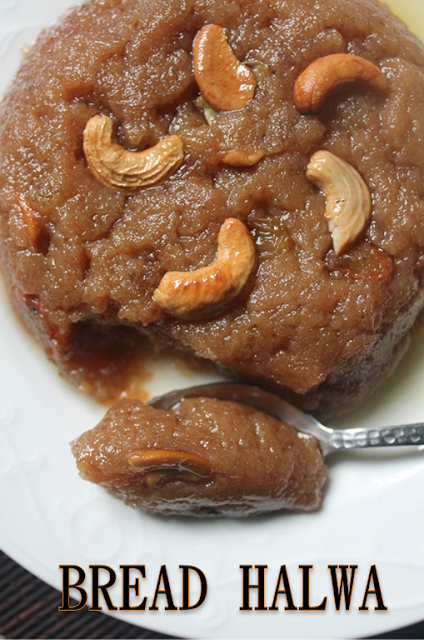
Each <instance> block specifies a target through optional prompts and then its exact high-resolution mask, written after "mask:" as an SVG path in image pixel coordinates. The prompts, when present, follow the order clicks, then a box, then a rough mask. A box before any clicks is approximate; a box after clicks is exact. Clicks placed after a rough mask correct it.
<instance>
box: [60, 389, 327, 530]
mask: <svg viewBox="0 0 424 640" xmlns="http://www.w3.org/2000/svg"><path fill="white" fill-rule="evenodd" d="M146 449H147V450H149V451H150V450H160V451H164V450H165V451H169V450H171V451H182V452H186V453H189V454H190V453H192V454H193V453H194V454H196V455H198V456H201V457H202V458H205V459H206V461H207V462H208V464H209V465H210V467H211V469H212V474H211V475H210V476H209V477H205V478H202V477H196V476H195V475H193V474H192V475H191V476H189V477H188V479H187V474H184V472H183V471H184V470H182V473H178V472H175V470H174V471H171V472H170V471H169V469H166V468H165V469H163V470H162V471H161V470H160V469H156V470H153V473H156V474H157V473H158V472H159V473H161V474H162V475H161V476H160V477H159V478H158V477H157V476H156V477H154V479H153V482H152V481H149V479H148V478H147V480H146V472H145V471H144V470H140V469H137V468H136V467H134V466H133V465H132V464H130V462H129V460H128V458H129V457H131V455H132V454H134V453H135V452H139V451H145V450H146ZM72 450H73V454H74V456H75V458H76V462H77V466H78V469H79V471H80V474H81V475H82V477H83V478H84V479H86V480H89V481H91V482H94V483H97V484H100V485H101V486H103V487H104V488H106V489H107V490H108V491H110V492H111V493H112V494H113V495H115V496H116V497H118V498H120V499H121V500H124V501H125V502H127V503H128V504H130V505H132V506H134V507H137V508H141V509H145V510H147V511H154V512H155V513H161V514H164V515H196V516H208V515H225V516H232V517H243V516H250V515H258V514H260V513H267V512H271V511H279V510H282V509H288V510H291V511H313V510H316V509H318V507H319V506H320V504H321V500H322V495H323V486H324V483H325V480H326V467H325V465H324V461H323V457H322V455H321V452H320V449H319V446H318V444H317V442H316V441H315V440H314V439H313V438H311V437H308V436H304V435H301V434H299V433H298V432H297V431H296V430H295V429H293V428H292V427H290V426H288V425H286V424H284V423H282V422H280V421H279V420H276V419H275V418H272V417H271V416H268V415H266V414H264V413H262V412H259V411H256V410H254V409H252V408H250V407H246V406H243V405H241V404H238V403H236V402H231V401H220V400H214V399H210V398H196V399H186V400H183V401H182V402H181V404H180V406H179V407H178V409H177V410H176V411H175V413H174V412H171V411H160V410H158V409H155V408H153V407H150V406H148V405H144V404H142V403H141V402H138V401H136V400H121V401H120V402H118V403H116V404H115V405H114V406H113V407H112V408H111V409H110V410H109V411H108V413H107V414H106V416H105V417H104V419H103V420H102V421H101V422H100V423H99V424H98V425H97V427H95V428H94V429H92V430H91V431H87V432H86V433H84V434H83V435H82V436H80V437H79V438H78V439H77V440H76V441H74V442H73V443H72Z"/></svg>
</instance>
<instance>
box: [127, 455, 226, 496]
mask: <svg viewBox="0 0 424 640" xmlns="http://www.w3.org/2000/svg"><path fill="white" fill-rule="evenodd" d="M127 460H128V462H129V463H130V465H131V466H133V467H135V468H136V469H138V470H140V471H142V472H144V479H145V481H146V483H147V485H148V486H149V487H154V486H155V485H157V484H164V483H165V482H168V481H170V480H175V479H178V480H185V481H187V482H200V481H201V480H204V479H206V478H210V477H212V476H213V475H214V470H213V468H212V466H211V464H210V462H209V460H207V459H206V458H204V457H203V456H199V455H198V454H197V453H189V452H187V451H174V450H169V449H142V450H140V451H134V452H133V453H131V454H130V455H129V456H128V458H127Z"/></svg>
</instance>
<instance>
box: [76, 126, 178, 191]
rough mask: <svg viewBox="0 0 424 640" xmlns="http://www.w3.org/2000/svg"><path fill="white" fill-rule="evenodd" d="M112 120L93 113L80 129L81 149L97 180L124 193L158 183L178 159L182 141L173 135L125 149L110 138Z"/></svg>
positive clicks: (175, 167) (174, 167) (176, 163)
mask: <svg viewBox="0 0 424 640" xmlns="http://www.w3.org/2000/svg"><path fill="white" fill-rule="evenodd" d="M112 134H113V121H112V119H111V118H109V116H101V115H95V116H93V117H92V118H90V120H89V121H88V122H87V125H86V127H85V130H84V153H85V158H86V160H87V164H88V166H89V167H90V169H91V171H92V172H93V174H94V175H95V177H96V178H97V180H99V182H101V183H102V184H104V185H106V186H107V187H109V188H110V189H113V190H114V191H120V192H122V193H124V194H127V195H128V194H132V193H136V192H137V191H139V190H140V189H143V188H146V187H151V186H153V185H155V184H158V183H159V182H160V181H161V180H163V179H164V178H165V177H166V176H167V175H168V174H170V173H171V172H172V171H175V170H176V169H177V168H178V167H179V166H180V165H181V163H182V161H183V157H184V153H183V143H182V140H181V138H180V137H179V136H176V135H173V136H169V137H168V138H165V139H164V140H161V141H160V142H158V144H156V145H155V146H154V147H152V148H150V149H146V150H144V151H128V150H127V149H124V148H123V147H121V146H120V145H119V144H117V143H116V142H113V141H112Z"/></svg>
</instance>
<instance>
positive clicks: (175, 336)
mask: <svg viewBox="0 0 424 640" xmlns="http://www.w3.org/2000/svg"><path fill="white" fill-rule="evenodd" d="M207 24H217V25H222V26H223V27H224V28H225V33H226V35H227V37H228V41H229V44H230V45H231V47H232V49H233V51H234V53H235V54H236V55H237V57H238V58H239V59H240V60H243V61H245V60H251V61H252V60H256V61H259V62H261V63H263V64H262V65H256V67H255V71H254V73H255V76H256V79H257V88H256V92H255V95H254V98H253V99H252V100H251V101H250V102H249V103H248V104H247V106H246V107H245V108H244V109H240V110H237V111H229V112H222V111H221V112H218V113H217V116H216V118H215V120H214V121H213V122H212V124H210V125H208V124H207V122H206V120H205V117H204V115H203V113H202V111H201V110H199V108H198V107H197V106H196V104H195V102H196V99H197V98H198V96H199V89H198V86H197V84H196V82H195V79H194V73H193V60H192V47H193V41H194V38H195V36H196V34H197V33H198V32H199V30H200V29H201V28H202V27H203V26H205V25H207ZM333 53H349V54H356V55H359V56H362V57H363V58H365V59H367V60H370V61H371V62H373V63H374V64H375V65H377V66H378V67H379V68H380V69H381V70H382V72H383V73H384V75H385V76H386V78H387V79H388V81H389V84H390V92H389V94H388V96H385V95H381V94H379V93H378V92H376V91H372V90H368V89H367V88H366V87H363V86H355V87H348V88H347V89H346V90H343V91H341V92H338V93H337V94H335V95H334V96H332V97H331V98H330V99H329V100H328V101H326V103H325V104H324V106H323V107H322V108H321V109H320V111H319V113H318V114H316V115H301V114H300V113H299V111H298V110H297V109H296V107H295V105H294V101H293V87H294V83H295V81H296V78H297V77H298V76H299V74H300V73H301V72H302V71H303V70H304V69H305V68H306V67H307V66H308V65H309V64H310V63H311V62H313V61H314V60H316V59H318V58H320V57H322V56H326V55H329V54H333ZM98 113H100V114H104V115H108V116H110V117H111V118H113V120H114V123H115V129H116V136H117V139H118V141H119V142H120V144H121V145H122V146H124V147H125V148H127V149H130V150H139V149H144V148H146V147H150V146H153V145H154V144H156V143H157V142H158V141H159V140H161V139H163V138H165V137H167V136H169V135H171V134H177V135H178V136H180V137H181V139H182V141H183V144H184V161H183V163H182V165H181V167H180V168H179V169H178V171H176V172H175V173H174V174H173V175H171V176H169V177H168V178H167V179H166V180H164V181H163V183H161V184H160V185H157V186H154V187H150V188H147V189H145V190H143V191H141V192H140V193H137V194H136V195H131V196H129V197H126V196H125V195H123V194H122V193H119V192H115V191H112V190H110V189H109V188H108V187H106V186H104V185H103V184H100V183H99V182H98V181H97V180H96V178H95V177H94V176H93V174H92V173H91V171H90V169H89V168H88V166H87V164H86V160H85V157H84V153H83V146H82V145H83V131H84V128H85V126H86V123H87V121H88V120H89V119H90V118H91V117H92V116H94V115H95V114H98ZM320 149H326V150H329V151H331V152H332V153H334V154H336V155H338V156H340V157H341V158H343V159H344V160H346V161H347V162H349V163H350V164H352V165H353V166H354V167H355V168H356V169H357V170H358V171H359V172H360V173H361V175H362V176H363V178H364V180H365V182H366V184H367V185H368V187H369V190H370V193H371V196H372V205H373V209H372V219H371V222H370V224H369V225H368V226H367V228H366V230H365V231H364V234H363V235H362V236H361V237H360V238H359V240H358V241H357V242H356V243H355V244H354V246H353V247H351V249H349V251H348V252H347V253H346V254H343V255H342V256H339V257H337V256H335V255H334V252H333V250H332V242H331V236H330V233H329V229H328V224H327V221H326V220H325V218H324V215H323V214H324V208H325V198H324V196H323V194H322V193H321V192H320V191H319V190H318V189H317V188H316V187H315V186H314V185H313V184H312V183H311V182H310V181H309V180H308V179H307V178H306V176H305V171H306V167H307V165H308V162H309V160H310V157H311V155H312V154H313V153H314V152H315V151H317V150H320ZM234 150H247V151H251V150H256V151H258V150H259V151H262V152H263V154H264V155H263V158H262V160H260V161H259V162H258V163H257V164H256V165H255V166H253V167H248V168H240V167H231V166H228V165H226V164H224V163H223V157H224V156H225V154H226V153H228V152H230V151H234ZM229 217H232V218H237V219H239V220H241V221H242V222H243V223H244V224H245V225H246V226H247V228H248V229H249V230H250V232H251V235H252V237H253V239H254V241H255V247H256V253H257V257H258V263H259V264H258V269H257V272H256V275H255V278H254V280H253V282H252V286H251V289H250V290H249V291H247V292H246V295H245V297H243V298H241V299H238V300H237V301H235V302H234V303H233V304H232V305H230V306H229V307H228V308H227V309H225V310H223V312H222V314H221V315H219V316H216V317H214V318H204V319H202V320H195V321H187V320H184V321H180V320H178V319H173V318H172V317H170V316H169V315H167V314H166V313H165V312H164V311H163V310H162V309H161V308H159V306H158V305H157V304H156V302H155V301H154V299H153V292H154V291H155V289H156V288H157V286H158V285H159V282H160V280H161V278H162V276H163V275H164V274H165V273H166V272H167V271H175V270H182V271H189V270H193V269H199V268H201V267H204V266H206V265H209V264H211V263H212V262H213V260H214V258H215V253H216V248H217V235H218V232H219V229H220V227H221V225H222V223H223V222H224V220H226V219H227V218H229ZM0 234H1V243H0V251H1V262H2V266H3V270H4V273H5V275H6V280H7V283H8V285H9V288H10V292H11V296H12V298H13V300H14V302H15V306H16V308H17V310H18V312H19V313H20V315H21V316H22V317H23V318H24V320H25V322H26V324H27V325H28V327H29V328H30V330H31V331H32V332H33V334H34V335H35V336H36V337H37V338H38V339H39V341H40V342H41V343H42V344H43V346H44V348H45V350H46V352H47V354H48V355H49V357H50V358H52V359H53V360H54V361H55V362H56V363H57V365H58V366H59V368H60V369H61V371H62V372H64V373H65V374H66V375H68V376H69V377H70V378H71V379H73V380H74V381H75V382H76V383H77V384H79V385H82V386H85V388H86V389H87V390H88V391H89V392H90V393H93V394H95V395H97V396H98V397H101V398H105V397H107V396H110V395H113V394H114V393H115V392H116V390H117V389H116V387H115V386H114V384H111V383H110V380H111V371H112V373H113V372H115V374H116V369H118V371H120V370H122V367H121V369H120V368H119V366H118V365H117V364H116V362H117V360H116V359H117V358H118V360H119V357H120V356H119V354H120V353H122V352H132V351H133V345H134V344H135V343H136V342H137V336H138V335H139V334H148V335H149V336H150V337H151V338H152V339H153V340H154V341H156V342H158V343H159V344H165V345H169V344H173V345H177V346H178V347H179V348H182V349H186V350H189V351H190V352H194V353H196V354H197V355H199V356H202V357H203V358H207V359H210V360H212V361H215V362H217V363H220V364H221V365H223V366H224V367H227V368H229V369H231V370H232V371H234V372H236V373H237V374H240V375H241V376H246V377H249V378H251V379H254V380H256V381H258V382H260V383H262V384H267V385H270V386H272V387H274V388H276V389H278V390H279V391H280V392H283V393H286V394H287V395H289V397H291V398H292V399H294V400H295V401H296V402H298V403H299V404H301V405H302V406H303V407H306V408H307V409H309V410H313V411H315V412H317V413H320V414H321V415H323V414H327V415H328V414H335V413H340V412H342V411H344V410H346V409H350V408H352V407H354V406H356V405H357V404H359V403H360V402H362V401H363V400H364V398H365V397H366V396H367V395H368V393H370V392H371V391H372V389H373V388H375V386H376V385H377V384H378V383H380V382H381V380H382V379H384V378H385V377H386V376H387V375H388V373H389V372H390V371H391V370H392V368H393V366H394V365H395V364H396V363H397V361H398V360H399V358H400V356H401V355H402V353H403V352H404V350H405V348H406V346H407V344H408V340H409V336H410V333H411V330H412V328H413V327H414V325H415V323H416V321H417V317H418V314H419V312H420V311H421V309H422V306H423V286H422V283H423V255H424V254H423V247H424V50H423V46H422V45H421V44H420V43H419V42H418V41H417V39H416V38H415V37H413V36H412V35H411V34H410V33H409V32H408V30H407V29H406V27H405V26H404V25H403V24H401V23H400V22H399V21H398V20H397V19H396V18H394V17H393V16H392V15H391V14H390V13H389V11H388V10H387V9H386V8H385V7H383V6H382V5H380V4H378V3H377V2H375V1H374V0H356V1H355V8H354V11H352V5H351V3H349V2H346V0H318V1H317V0H287V1H285V2H281V1H278V0H267V1H266V2H265V1H264V0H250V1H249V2H243V1H242V0H239V1H235V0H231V1H230V0H214V2H210V1H209V0H166V1H165V0H101V1H100V0H93V1H91V2H88V3H85V4H84V5H83V6H81V7H79V8H76V9H74V10H72V11H70V12H69V13H68V14H67V15H66V16H65V17H64V18H63V19H62V21H61V22H60V23H59V24H58V25H57V26H55V27H53V28H51V29H49V30H48V31H46V32H45V33H44V34H43V35H42V36H41V38H40V39H39V40H38V42H37V44H36V45H35V46H34V47H33V48H32V49H31V51H30V53H29V54H28V56H27V57H26V59H25V60H24V62H23V64H22V67H21V69H20V71H19V73H18V75H17V77H16V79H15V81H14V83H13V85H12V87H11V89H10V91H9V93H8V94H7V96H6V98H5V99H4V101H3V103H2V105H1V108H0ZM96 344H98V345H100V347H99V349H98V350H97V351H96ZM105 345H106V346H105ZM122 345H124V347H125V349H124V348H123V347H122ZM103 348H105V351H104V352H103ZM87 354H88V355H87ZM96 354H97V355H96ZM108 354H110V359H108ZM89 357H90V358H94V360H96V358H97V357H98V358H99V365H98V367H97V380H95V381H93V376H92V372H88V371H87V368H86V366H85V361H86V360H88V359H89ZM95 377H96V376H94V378H95Z"/></svg>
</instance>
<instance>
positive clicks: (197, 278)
mask: <svg viewBox="0 0 424 640" xmlns="http://www.w3.org/2000/svg"><path fill="white" fill-rule="evenodd" d="M255 267H256V254H255V247H254V244H253V240H252V237H251V235H250V233H249V231H248V229H247V228H246V227H245V225H244V224H243V223H242V222H240V221H239V220H236V219H235V218H228V219H227V220H226V221H225V222H224V224H223V225H222V227H221V229H220V232H219V234H218V252H217V256H216V260H215V262H213V263H212V264H211V265H209V266H208V267H204V268H203V269H198V270H196V271H169V272H168V273H166V274H165V275H164V276H163V278H162V280H161V282H160V284H159V287H158V288H157V289H156V291H155V292H154V295H153V297H154V299H155V300H156V302H157V304H158V305H159V306H160V307H162V308H163V309H164V310H165V311H166V312H167V313H169V314H170V315H172V316H175V317H177V318H191V317H194V316H196V317H205V316H211V315H214V314H215V313H217V312H220V311H221V310H222V309H224V308H225V307H226V306H228V305H229V304H230V302H232V301H233V300H235V299H236V298H237V297H238V296H239V295H240V294H241V293H242V292H243V290H244V289H245V287H246V285H247V284H248V283H249V281H250V278H251V276H252V275H253V273H254V270H255Z"/></svg>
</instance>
